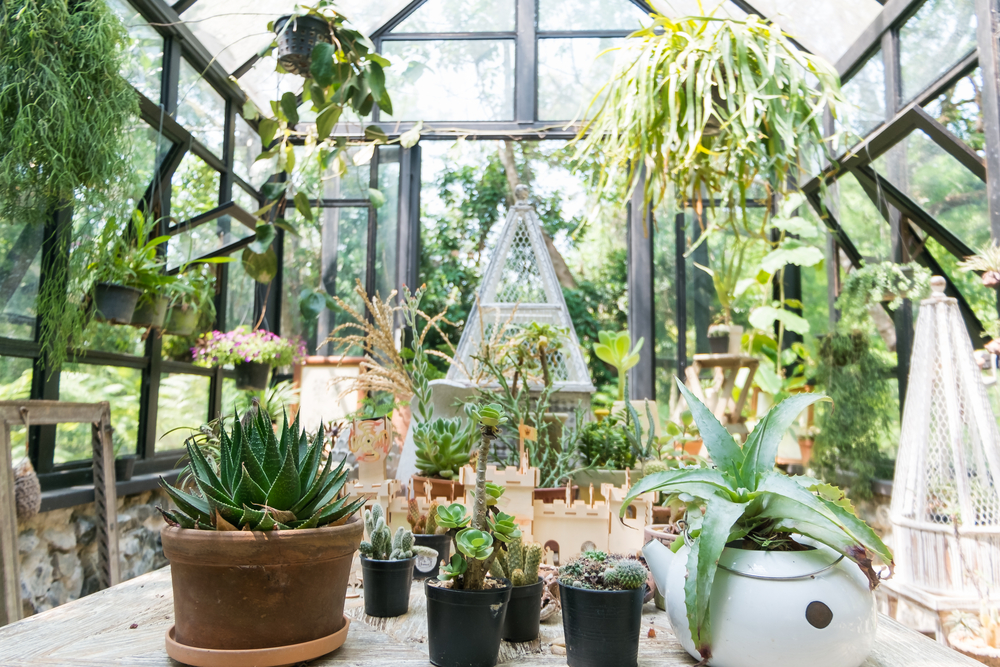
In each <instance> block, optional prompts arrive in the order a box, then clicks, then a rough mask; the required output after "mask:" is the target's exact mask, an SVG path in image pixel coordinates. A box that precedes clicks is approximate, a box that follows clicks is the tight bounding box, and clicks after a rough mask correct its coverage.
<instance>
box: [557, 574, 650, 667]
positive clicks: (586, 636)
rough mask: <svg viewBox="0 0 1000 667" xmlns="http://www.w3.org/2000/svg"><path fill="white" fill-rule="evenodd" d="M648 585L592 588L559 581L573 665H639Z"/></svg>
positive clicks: (568, 656) (602, 666) (568, 653)
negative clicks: (644, 601) (624, 589)
mask: <svg viewBox="0 0 1000 667" xmlns="http://www.w3.org/2000/svg"><path fill="white" fill-rule="evenodd" d="M645 595H646V586H645V584H644V585H643V586H642V587H641V588H638V589H636V590H634V591H592V590H586V589H583V588H573V587H572V586H563V585H562V584H559V598H560V601H561V602H562V617H563V633H564V634H565V635H566V662H567V663H568V664H569V667H636V665H637V664H638V663H637V661H638V656H639V626H640V625H641V623H642V600H643V598H644V597H645Z"/></svg>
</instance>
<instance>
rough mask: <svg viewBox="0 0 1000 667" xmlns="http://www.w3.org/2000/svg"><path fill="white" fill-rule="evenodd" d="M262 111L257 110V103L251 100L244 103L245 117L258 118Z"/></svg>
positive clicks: (248, 118)
mask: <svg viewBox="0 0 1000 667" xmlns="http://www.w3.org/2000/svg"><path fill="white" fill-rule="evenodd" d="M258 116H260V113H259V112H258V111H257V105H256V104H254V103H253V102H252V101H251V100H247V101H246V102H244V103H243V118H245V119H246V120H257V117H258Z"/></svg>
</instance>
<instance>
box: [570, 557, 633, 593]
mask: <svg viewBox="0 0 1000 667" xmlns="http://www.w3.org/2000/svg"><path fill="white" fill-rule="evenodd" d="M648 577H649V571H648V570H647V569H646V566H645V565H643V564H642V563H640V562H639V561H638V560H636V559H635V558H634V557H632V556H619V555H617V554H608V553H605V552H603V551H584V552H583V553H582V554H580V555H579V556H577V557H576V558H574V559H573V560H571V561H570V562H568V563H566V564H565V565H563V566H562V567H560V568H559V583H561V584H562V585H563V586H571V587H573V588H584V589H587V590H595V591H634V590H636V589H637V588H641V587H642V585H643V584H645V583H646V579H647V578H648Z"/></svg>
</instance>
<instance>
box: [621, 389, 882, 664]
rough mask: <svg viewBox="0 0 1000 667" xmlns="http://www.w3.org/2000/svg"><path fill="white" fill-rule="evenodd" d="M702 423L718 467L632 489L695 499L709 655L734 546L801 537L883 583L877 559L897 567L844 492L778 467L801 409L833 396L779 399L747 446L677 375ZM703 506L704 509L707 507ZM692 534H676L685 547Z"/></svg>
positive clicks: (689, 596)
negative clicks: (725, 564) (714, 604)
mask: <svg viewBox="0 0 1000 667" xmlns="http://www.w3.org/2000/svg"><path fill="white" fill-rule="evenodd" d="M677 386H678V388H679V390H680V392H681V394H682V395H683V397H684V400H685V401H687V404H688V407H689V408H690V409H691V414H692V415H693V417H694V420H695V421H696V422H697V423H698V428H699V429H700V431H701V435H702V439H703V440H704V442H705V447H706V448H707V449H708V453H709V455H710V456H711V458H712V461H713V462H714V463H715V467H714V468H682V469H678V470H670V471H667V472H660V473H656V474H653V475H647V476H646V477H644V478H643V479H642V481H640V482H639V483H638V484H635V485H634V486H633V487H632V488H631V489H629V492H628V495H627V496H626V497H625V500H624V501H623V503H622V508H623V509H622V512H621V514H622V516H623V517H624V515H625V509H626V508H628V505H629V503H631V502H632V501H633V500H635V499H636V498H637V497H639V496H640V495H642V494H644V493H649V492H650V491H658V492H662V493H664V494H667V495H668V496H669V497H671V498H680V499H682V500H685V502H687V504H688V512H687V520H688V522H689V525H688V538H689V539H690V541H691V549H690V551H689V553H688V556H687V570H688V573H689V575H688V577H687V579H686V582H685V585H684V602H685V605H686V607H687V619H688V625H689V627H690V628H691V637H692V639H693V640H694V643H695V646H696V647H697V648H698V651H699V652H700V653H701V655H702V657H703V658H705V659H706V660H707V659H708V658H709V657H710V656H711V654H712V634H711V627H710V626H709V597H710V593H711V591H712V583H713V582H714V581H715V574H716V568H717V567H718V561H719V557H720V556H721V555H722V550H723V549H724V548H726V546H727V545H729V546H735V547H737V548H742V549H750V550H764V551H795V550H801V549H803V548H805V547H804V545H801V544H799V543H797V542H795V540H794V539H793V536H794V535H801V536H803V537H806V538H810V539H812V540H815V541H816V542H820V543H822V544H825V545H827V546H828V547H830V548H832V549H834V550H835V551H837V552H839V553H841V554H843V555H844V556H845V557H846V558H849V559H850V560H852V561H854V562H855V563H857V564H858V566H859V567H860V568H861V570H862V572H864V573H865V575H866V576H867V577H868V581H869V585H870V587H871V588H875V587H876V586H877V585H878V583H879V574H878V572H877V570H876V569H875V566H874V564H873V562H872V559H873V558H875V557H878V558H880V559H881V560H882V562H884V563H886V564H887V565H888V566H889V568H890V571H891V569H892V565H893V561H892V553H890V551H889V549H888V548H887V547H886V546H885V544H883V543H882V540H880V539H879V537H878V535H876V534H875V532H874V531H873V530H872V529H871V528H870V527H868V525H867V524H866V523H865V522H864V521H862V520H861V519H859V518H858V517H857V516H856V515H855V513H854V510H853V508H852V507H851V504H850V502H849V501H848V500H847V499H846V497H845V496H844V493H843V492H842V491H841V490H840V489H838V488H836V487H834V486H831V485H829V484H823V483H822V482H820V481H819V480H816V479H814V478H812V477H807V476H804V475H800V476H795V477H789V476H787V475H785V474H784V473H782V472H780V471H778V470H776V469H775V467H774V459H775V456H776V455H777V453H778V443H779V442H780V441H781V439H782V437H783V436H784V434H785V432H786V431H787V430H788V428H789V426H791V424H792V422H793V421H794V420H795V418H796V417H797V416H798V414H799V413H800V412H801V411H802V410H803V409H805V408H806V407H808V406H809V405H811V404H813V403H816V402H817V401H821V400H829V399H828V398H827V397H826V396H824V395H823V394H819V393H808V394H797V395H794V396H791V397H790V398H787V399H785V400H784V401H782V402H780V403H778V404H777V405H775V406H774V407H773V408H772V409H771V410H770V411H768V413H767V414H766V415H765V416H764V418H763V419H761V420H760V422H758V424H757V426H756V427H755V428H754V430H753V432H752V433H750V435H749V437H748V438H747V441H746V443H745V444H744V445H743V446H742V447H741V446H740V445H739V443H737V442H736V440H735V439H734V438H733V436H732V435H731V434H730V433H729V432H728V431H727V430H726V428H725V427H724V426H722V424H720V423H719V421H718V420H717V419H716V418H715V415H713V414H712V412H711V410H709V409H708V408H707V407H705V405H704V404H703V403H701V401H699V400H698V399H697V398H695V396H694V395H693V394H692V393H691V392H690V391H689V390H688V389H687V387H685V386H684V384H683V383H681V382H680V381H677ZM702 510H703V511H702ZM684 544H685V540H675V541H674V545H673V547H672V549H673V550H674V551H677V550H679V549H680V547H681V546H683V545H684Z"/></svg>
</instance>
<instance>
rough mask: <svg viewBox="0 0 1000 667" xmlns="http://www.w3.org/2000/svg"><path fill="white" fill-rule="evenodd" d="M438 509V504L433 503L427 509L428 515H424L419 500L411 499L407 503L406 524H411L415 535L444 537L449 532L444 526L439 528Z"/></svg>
mask: <svg viewBox="0 0 1000 667" xmlns="http://www.w3.org/2000/svg"><path fill="white" fill-rule="evenodd" d="M437 508H438V504H437V503H436V502H432V503H431V504H430V506H429V507H428V508H427V513H426V514H422V513H421V512H420V506H419V505H418V504H417V499H416V498H410V500H409V501H408V502H407V508H406V522H407V523H408V524H410V529H411V530H413V534H414V535H443V534H445V533H446V532H448V530H447V529H446V528H445V527H444V526H438V522H437Z"/></svg>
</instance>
